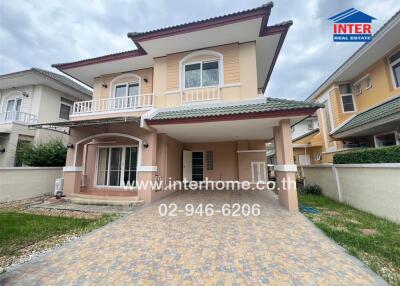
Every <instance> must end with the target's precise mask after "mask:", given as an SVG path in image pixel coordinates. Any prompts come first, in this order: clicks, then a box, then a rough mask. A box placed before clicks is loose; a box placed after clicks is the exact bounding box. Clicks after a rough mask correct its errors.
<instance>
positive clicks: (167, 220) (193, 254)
mask: <svg viewBox="0 0 400 286" xmlns="http://www.w3.org/2000/svg"><path fill="white" fill-rule="evenodd" d="M160 203H167V204H169V203H176V204H177V205H178V207H179V208H180V209H184V207H185V206H184V205H185V204H194V205H198V204H199V203H203V204H204V203H213V204H214V210H217V209H219V208H221V206H222V205H223V204H225V203H229V204H233V203H241V204H243V203H248V204H254V203H259V204H261V214H260V215H259V216H250V217H244V216H240V217H232V216H224V215H222V214H221V213H218V214H214V215H213V216H210V217H205V216H199V215H194V216H191V217H189V216H186V215H185V214H184V213H177V214H178V215H177V216H176V217H168V216H167V217H161V216H160V215H159V212H158V206H159V204H160ZM2 283H3V284H6V285H93V284H96V285H193V284H194V285H246V284H247V285H261V284H267V285H385V282H384V281H383V280H382V279H381V278H379V277H378V276H377V275H376V274H374V273H373V272H372V271H370V270H369V269H368V268H366V267H365V266H364V265H363V264H362V263H361V262H359V261H358V260H357V259H355V258H353V257H351V256H349V255H348V254H346V253H345V251H344V250H343V249H342V248H340V247H339V246H337V245H336V244H335V243H334V242H332V241H331V240H330V239H328V238H327V237H326V236H324V235H323V234H322V233H321V232H320V231H319V230H318V229H316V228H315V227H314V226H313V225H312V224H311V223H310V222H309V221H308V220H307V219H306V218H304V217H303V216H302V215H301V214H300V213H289V212H288V211H286V210H284V209H283V208H282V207H281V206H280V205H279V204H278V202H277V198H276V196H275V195H274V194H273V193H271V192H255V191H247V192H239V191H231V192H227V191H214V192H205V191H199V192H180V193H179V194H174V195H172V196H169V197H168V198H166V199H165V200H163V201H161V202H158V203H156V204H152V205H149V206H146V207H143V208H140V209H139V210H137V211H136V212H134V213H133V214H131V215H129V216H127V217H124V218H122V219H120V220H118V221H116V222H114V223H111V224H109V225H107V226H105V227H103V228H101V229H98V230H96V231H94V232H92V233H90V234H88V235H85V236H84V237H82V238H80V239H78V240H76V241H73V242H71V243H68V244H66V245H64V246H63V247H61V248H59V249H57V250H55V251H53V252H51V253H49V254H47V255H44V256H42V257H39V258H37V259H35V260H34V261H31V262H29V263H27V264H24V265H22V266H21V267H19V268H17V269H15V270H14V271H11V272H9V273H6V274H5V275H3V276H0V284H2Z"/></svg>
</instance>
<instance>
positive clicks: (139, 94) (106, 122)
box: [42, 3, 321, 209]
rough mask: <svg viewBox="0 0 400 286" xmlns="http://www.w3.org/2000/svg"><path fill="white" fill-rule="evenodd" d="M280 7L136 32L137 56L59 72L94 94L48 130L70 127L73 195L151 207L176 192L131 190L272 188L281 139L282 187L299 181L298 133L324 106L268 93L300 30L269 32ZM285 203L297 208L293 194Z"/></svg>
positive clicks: (69, 191) (68, 178) (67, 183)
mask: <svg viewBox="0 0 400 286" xmlns="http://www.w3.org/2000/svg"><path fill="white" fill-rule="evenodd" d="M271 8H272V3H269V4H267V5H263V6H261V7H257V8H255V9H251V10H247V11H242V12H237V13H233V14H229V15H225V16H220V17H215V18H211V19H207V20H202V21H197V22H192V23H187V24H182V25H177V26H172V27H168V28H161V29H157V30H153V31H149V32H143V33H129V34H128V37H129V38H131V39H132V41H133V42H134V43H135V45H136V46H137V47H138V49H137V50H132V51H127V52H122V53H117V54H112V55H106V56H102V57H98V58H93V59H87V60H82V61H78V62H72V63H65V64H56V65H54V67H56V68H58V69H59V70H60V71H62V72H64V73H66V74H68V75H70V76H72V77H74V78H76V79H78V80H80V81H82V82H83V83H85V84H87V85H89V86H93V89H94V93H93V100H90V101H83V102H76V103H74V107H73V111H72V115H71V120H70V121H69V122H66V123H54V124H47V125H42V127H59V126H64V127H69V128H70V139H69V140H70V141H69V143H70V144H72V145H70V147H72V148H70V149H69V150H68V156H67V165H66V167H65V168H64V192H65V194H66V195H67V196H72V197H73V196H74V195H77V194H79V197H82V196H85V194H86V196H90V195H99V194H100V195H107V196H128V197H129V196H130V197H131V198H132V199H133V198H134V197H137V196H138V197H139V198H140V199H143V200H145V201H146V202H151V201H154V200H156V199H158V198H160V197H162V196H165V195H167V194H168V193H170V192H171V191H167V190H164V191H162V192H159V191H158V189H157V188H152V187H151V186H147V187H146V188H143V186H142V187H141V188H137V189H136V188H134V189H133V190H132V191H124V186H125V185H127V184H130V185H132V184H135V182H136V181H139V182H144V181H147V180H158V181H160V182H164V183H167V182H168V181H169V180H179V181H181V180H187V181H204V180H206V179H208V180H223V181H226V180H238V181H245V180H247V181H250V182H256V181H259V180H266V179H267V171H266V151H267V150H266V142H267V141H270V140H271V139H272V138H273V137H275V150H276V153H277V164H278V165H277V167H276V169H275V171H276V172H275V173H276V176H277V178H278V181H279V180H280V179H282V178H291V179H293V180H294V178H295V172H296V166H295V165H294V164H293V155H292V153H291V152H292V146H291V127H290V126H291V125H292V124H293V123H294V122H297V121H299V120H300V119H302V118H304V117H305V116H308V115H311V114H313V113H314V112H315V111H316V110H317V109H318V108H319V107H321V105H319V104H314V103H306V102H300V101H291V100H284V99H276V98H269V97H265V96H264V95H263V93H264V91H265V89H266V87H267V84H268V81H269V78H270V75H271V73H272V70H273V67H274V64H275V62H276V59H277V57H278V54H279V51H280V49H281V46H282V44H283V41H284V39H285V35H286V33H287V31H288V29H289V27H290V26H291V25H292V22H284V23H282V24H276V25H269V15H270V12H271ZM135 187H137V185H136V186H135ZM294 188H295V187H294ZM279 199H280V202H281V203H282V204H283V205H285V206H286V207H287V208H289V209H297V193H296V191H295V189H293V186H290V189H286V190H283V189H282V191H280V193H279Z"/></svg>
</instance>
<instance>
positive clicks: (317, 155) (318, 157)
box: [314, 153, 322, 161]
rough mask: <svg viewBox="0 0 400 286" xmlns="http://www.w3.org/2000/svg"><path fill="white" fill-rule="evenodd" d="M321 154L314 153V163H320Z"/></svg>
mask: <svg viewBox="0 0 400 286" xmlns="http://www.w3.org/2000/svg"><path fill="white" fill-rule="evenodd" d="M321 157H322V155H321V153H314V161H321Z"/></svg>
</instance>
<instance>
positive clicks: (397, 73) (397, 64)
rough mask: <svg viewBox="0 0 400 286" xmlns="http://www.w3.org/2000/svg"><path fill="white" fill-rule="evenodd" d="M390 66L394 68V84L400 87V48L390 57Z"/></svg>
mask: <svg viewBox="0 0 400 286" xmlns="http://www.w3.org/2000/svg"><path fill="white" fill-rule="evenodd" d="M389 63H390V67H391V69H392V73H393V78H394V84H395V85H396V87H400V50H398V51H397V52H396V53H394V54H393V55H391V56H390V57H389Z"/></svg>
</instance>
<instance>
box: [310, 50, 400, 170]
mask: <svg viewBox="0 0 400 286" xmlns="http://www.w3.org/2000/svg"><path fill="white" fill-rule="evenodd" d="M399 48H400V46H398V47H397V48H395V49H393V50H392V51H391V52H389V53H388V54H387V55H385V56H383V57H382V58H381V59H379V60H378V61H376V62H375V63H374V64H373V65H371V66H370V67H368V68H367V69H365V70H364V71H363V72H361V73H360V74H358V75H357V76H356V77H354V78H353V79H352V80H351V83H352V84H354V83H356V82H357V81H358V80H359V79H362V78H363V77H364V76H366V75H367V74H369V75H370V77H371V80H372V87H371V88H370V89H365V85H364V82H362V84H361V86H362V93H361V94H360V95H358V96H357V95H354V96H353V98H354V101H355V105H356V112H352V113H343V111H342V105H341V97H340V94H339V89H338V84H339V83H335V84H333V85H331V86H329V87H328V88H327V89H326V90H324V91H323V92H321V93H320V94H319V95H318V96H317V97H316V98H315V100H314V101H316V100H318V98H319V97H320V96H322V95H323V94H325V93H326V92H327V91H328V90H330V94H329V98H330V102H331V107H332V117H333V122H334V126H333V128H335V127H337V126H338V125H340V124H342V123H343V122H344V121H346V120H347V119H349V118H350V117H352V116H354V114H358V113H361V112H363V111H364V110H367V109H369V108H371V107H372V106H374V105H377V104H379V103H381V102H383V101H385V100H388V99H389V98H391V97H393V96H396V95H399V94H400V88H396V87H395V86H394V83H393V79H392V74H391V71H390V66H389V64H388V60H387V57H388V56H389V55H391V54H392V53H393V52H395V51H396V50H398V49H399ZM317 114H318V124H319V127H320V130H321V134H322V136H327V141H328V142H327V145H326V144H325V142H324V144H323V145H324V146H323V150H322V151H325V150H326V149H327V147H333V146H336V148H337V149H341V148H342V144H341V141H336V140H335V139H334V138H332V137H331V136H329V134H328V132H327V130H326V129H325V128H323V126H322V119H321V117H322V116H321V111H318V112H317ZM322 138H323V137H322ZM332 161H333V153H327V154H323V155H322V162H323V163H331V162H332Z"/></svg>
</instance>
